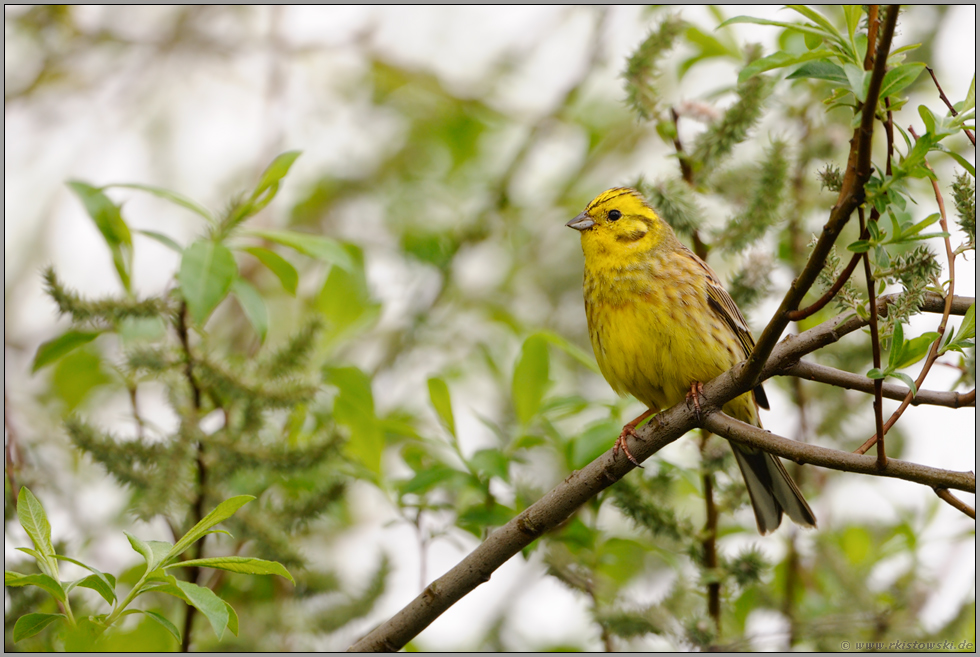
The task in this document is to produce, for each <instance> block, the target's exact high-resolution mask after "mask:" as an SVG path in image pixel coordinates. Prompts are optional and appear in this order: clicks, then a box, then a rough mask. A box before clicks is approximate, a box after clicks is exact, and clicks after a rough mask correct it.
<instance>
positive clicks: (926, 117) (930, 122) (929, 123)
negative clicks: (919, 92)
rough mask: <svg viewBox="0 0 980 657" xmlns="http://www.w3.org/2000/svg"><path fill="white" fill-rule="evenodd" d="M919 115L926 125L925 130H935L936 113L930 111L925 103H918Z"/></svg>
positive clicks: (933, 131)
mask: <svg viewBox="0 0 980 657" xmlns="http://www.w3.org/2000/svg"><path fill="white" fill-rule="evenodd" d="M919 117H920V118H921V119H922V122H923V123H924V124H925V126H926V132H931V133H935V132H936V115H935V114H933V113H932V110H930V109H929V108H928V107H926V106H925V105H919ZM920 141H921V140H920Z"/></svg>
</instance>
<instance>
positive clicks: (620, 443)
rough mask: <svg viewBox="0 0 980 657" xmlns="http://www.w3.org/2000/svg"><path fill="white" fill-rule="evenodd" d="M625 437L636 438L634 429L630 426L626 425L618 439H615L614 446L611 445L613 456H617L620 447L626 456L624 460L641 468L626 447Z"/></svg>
mask: <svg viewBox="0 0 980 657" xmlns="http://www.w3.org/2000/svg"><path fill="white" fill-rule="evenodd" d="M627 436H632V437H634V438H636V429H634V428H633V426H632V425H631V424H627V425H626V426H625V427H623V431H622V432H621V433H620V434H619V438H617V439H616V444H615V445H613V456H616V455H617V454H619V448H620V447H622V448H623V453H624V454H626V458H628V459H629V460H630V463H632V464H633V465H635V466H636V467H638V468H642V467H643V466H642V465H640V462H639V461H637V460H636V458H635V457H634V456H633V453H632V452H631V451H630V448H629V447H627V446H626V438H627Z"/></svg>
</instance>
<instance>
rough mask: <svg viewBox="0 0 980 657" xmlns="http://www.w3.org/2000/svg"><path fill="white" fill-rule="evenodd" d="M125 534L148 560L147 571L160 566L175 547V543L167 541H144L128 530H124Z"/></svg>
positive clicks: (134, 547)
mask: <svg viewBox="0 0 980 657" xmlns="http://www.w3.org/2000/svg"><path fill="white" fill-rule="evenodd" d="M123 534H125V535H126V538H128V539H129V544H130V545H131V546H132V548H133V549H134V550H136V552H138V553H139V554H140V555H141V556H142V557H143V559H144V560H145V561H146V572H148V573H151V572H153V571H154V570H156V569H157V568H159V567H160V564H161V563H163V562H164V560H166V558H167V556H168V555H169V554H170V551H171V550H172V549H173V545H172V544H171V543H167V542H166V541H144V540H142V539H140V538H137V537H136V536H133V535H132V534H130V533H129V532H127V531H123Z"/></svg>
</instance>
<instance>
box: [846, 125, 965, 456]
mask: <svg viewBox="0 0 980 657" xmlns="http://www.w3.org/2000/svg"><path fill="white" fill-rule="evenodd" d="M909 131H910V132H911V133H912V136H913V137H915V138H916V139H918V138H919V136H918V135H917V134H915V130H914V129H913V128H912V127H911V126H909ZM923 164H925V166H926V168H928V169H929V171H932V167H931V166H930V165H929V162H928V160H923ZM933 173H935V172H933ZM931 181H932V190H933V193H934V194H935V195H936V203H937V204H938V205H939V225H940V226H941V227H942V229H943V233H945V234H946V237H944V238H943V243H944V244H945V245H946V263H947V266H948V268H949V289H948V290H947V292H946V303H945V304H944V307H943V318H942V320H941V321H940V322H939V326H938V327H937V328H936V332H937V333H938V334H939V337H937V338H936V339H935V340H934V341H933V343H932V346H931V347H930V348H929V353H928V355H927V356H926V360H925V362H924V363H923V365H922V371H921V372H919V378H918V379H916V381H915V387H916V389H918V388H919V387H921V386H922V384H923V383H925V380H926V376H927V375H928V374H929V370H931V369H932V366H933V364H934V363H935V362H936V359H937V358H939V346H940V345H941V344H942V343H943V336H944V335H945V334H946V322H948V321H949V315H950V313H951V311H952V308H953V306H952V304H953V292H954V291H955V285H956V268H955V262H954V261H955V259H956V256H955V255H954V254H953V247H952V245H951V244H950V243H949V224H947V223H946V204H945V203H944V202H943V195H942V193H941V192H940V190H939V183H938V182H937V181H936V178H935V177H933V178H932V179H931ZM876 367H877V366H876ZM879 380H880V379H879ZM912 397H913V392H912V390H911V389H910V390H909V393H908V395H906V397H905V399H904V400H903V401H902V403H901V404H900V405H899V407H898V408H897V409H895V412H894V413H892V415H891V417H890V418H888V421H887V422H886V423H885V424H884V427H883V430H884V433H887V432H888V430H889V429H891V428H892V427H893V426H894V425H895V423H896V422H898V419H899V418H900V417H902V414H903V413H904V412H905V409H907V408H908V407H909V405H910V404H911V403H912ZM884 433H882V432H878V433H876V435H874V436H872V437H871V438H869V439H868V440H867V441H866V442H865V443H864V444H863V445H861V446H860V447H859V448H857V449H856V450H855V453H857V454H864V453H865V452H866V451H868V450H869V449H871V446H872V445H874V444H875V443H876V442H877V441H878V440H880V439H881V437H882V436H883V435H884Z"/></svg>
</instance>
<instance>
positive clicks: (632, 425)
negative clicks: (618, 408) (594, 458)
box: [613, 408, 657, 468]
mask: <svg viewBox="0 0 980 657" xmlns="http://www.w3.org/2000/svg"><path fill="white" fill-rule="evenodd" d="M656 412H657V409H655V408H648V409H647V410H645V411H643V413H642V414H640V415H639V416H638V417H637V418H635V419H634V420H632V421H631V422H628V423H627V424H626V426H624V427H623V431H622V432H621V433H620V434H619V438H617V439H616V444H615V445H613V456H616V455H617V454H619V448H620V447H622V448H623V453H624V454H626V458H628V459H629V460H630V463H632V464H633V465H635V466H637V467H638V468H642V467H643V466H642V465H640V462H639V461H637V460H636V459H635V458H634V457H633V454H632V452H630V448H629V447H627V446H626V437H627V436H633V437H634V438H635V437H636V427H637V425H639V424H640V423H641V422H643V420H645V419H647V418H648V417H650V416H651V415H653V414H654V413H656Z"/></svg>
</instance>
